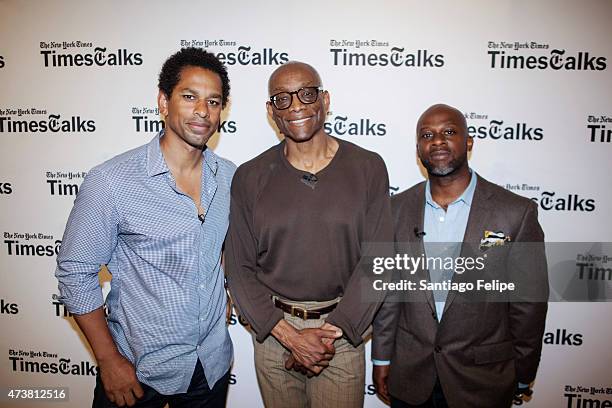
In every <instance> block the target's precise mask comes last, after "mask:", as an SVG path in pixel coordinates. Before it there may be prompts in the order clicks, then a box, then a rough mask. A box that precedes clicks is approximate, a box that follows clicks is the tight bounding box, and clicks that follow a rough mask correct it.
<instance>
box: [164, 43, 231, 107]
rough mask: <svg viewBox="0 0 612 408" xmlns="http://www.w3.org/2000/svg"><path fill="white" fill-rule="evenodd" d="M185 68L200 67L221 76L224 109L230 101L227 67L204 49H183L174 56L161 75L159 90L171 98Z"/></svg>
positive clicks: (168, 60) (165, 63) (169, 59)
mask: <svg viewBox="0 0 612 408" xmlns="http://www.w3.org/2000/svg"><path fill="white" fill-rule="evenodd" d="M185 67H200V68H204V69H207V70H209V71H212V72H214V73H215V74H217V75H219V77H220V78H221V90H222V99H221V104H222V106H223V107H225V105H226V104H227V102H228V100H229V92H230V83H229V77H228V75H227V69H226V68H225V65H224V64H223V63H222V62H221V61H219V59H218V58H217V57H216V56H215V54H213V53H211V52H208V51H205V50H203V49H202V48H193V47H190V48H183V49H182V50H180V51H179V52H177V53H176V54H173V55H172V56H170V58H168V59H167V60H166V62H164V65H163V66H162V69H161V72H160V73H159V83H158V85H157V86H158V88H159V90H160V91H162V92H163V93H164V94H166V96H167V97H168V98H169V97H170V96H171V95H172V91H173V90H174V87H175V86H176V84H178V83H179V81H180V80H181V72H182V70H183V68H185Z"/></svg>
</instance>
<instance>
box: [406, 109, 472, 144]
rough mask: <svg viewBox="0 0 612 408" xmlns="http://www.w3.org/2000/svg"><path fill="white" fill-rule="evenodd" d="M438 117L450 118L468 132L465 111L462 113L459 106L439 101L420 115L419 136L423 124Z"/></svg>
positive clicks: (417, 127)
mask: <svg viewBox="0 0 612 408" xmlns="http://www.w3.org/2000/svg"><path fill="white" fill-rule="evenodd" d="M436 118H448V119H450V120H452V121H453V122H455V123H456V124H457V125H458V126H460V127H461V128H462V129H461V130H463V132H462V133H463V134H465V135H467V134H468V131H467V122H466V120H465V116H463V113H461V112H460V111H459V109H457V108H454V107H452V106H449V105H445V104H443V103H438V104H436V105H432V106H430V107H429V108H427V110H426V111H425V112H423V113H422V114H421V116H420V117H419V120H418V121H417V126H416V132H417V137H418V135H419V133H420V131H421V128H422V127H423V124H425V123H428V122H430V121H431V120H435V119H436Z"/></svg>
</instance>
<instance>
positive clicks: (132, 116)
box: [0, 0, 612, 408]
mask: <svg viewBox="0 0 612 408" xmlns="http://www.w3.org/2000/svg"><path fill="white" fill-rule="evenodd" d="M611 18H612V3H610V2H609V1H606V0H601V1H584V2H570V1H567V2H566V1H557V0H548V1H540V2H528V1H511V0H504V1H498V2H488V1H483V0H480V1H471V2H465V3H463V2H454V1H450V0H446V1H437V2H420V1H399V0H398V1H380V2H364V1H335V2H325V1H320V0H311V1H309V2H307V3H304V2H291V1H287V0H285V1H279V0H271V1H267V2H265V3H264V2H261V4H256V3H253V2H239V1H234V0H228V1H225V2H202V1H200V2H195V1H175V2H162V1H131V2H123V1H106V2H85V1H76V0H74V1H68V0H62V1H53V2H42V1H38V2H37V1H17V0H2V1H0V89H1V91H0V148H1V149H0V212H1V214H2V219H1V224H0V234H2V239H3V242H2V248H1V249H0V268H1V270H0V300H1V305H0V306H1V311H2V313H1V314H0V324H1V330H2V340H1V343H0V386H1V387H4V388H7V387H26V386H30V387H31V386H57V387H59V386H67V387H69V388H70V402H69V403H66V404H65V405H64V406H66V407H85V406H89V405H90V401H91V395H92V389H93V384H94V376H92V373H93V367H94V366H95V361H94V360H93V358H92V356H91V354H90V352H89V350H88V348H87V346H86V345H85V343H84V340H83V339H82V338H81V336H80V334H79V332H78V329H77V328H76V326H75V324H74V322H73V320H72V319H71V318H70V317H69V316H64V309H63V307H62V306H61V305H59V304H57V302H56V301H55V300H54V298H53V295H54V294H55V293H56V292H57V289H56V288H57V283H56V280H55V278H54V276H53V272H54V268H55V251H56V249H57V247H58V246H59V244H60V241H59V240H61V236H62V233H63V230H64V226H65V223H66V219H67V217H68V213H69V211H70V209H71V207H72V202H73V200H74V195H75V193H76V191H77V188H78V186H79V185H80V183H81V181H82V176H83V174H84V173H85V172H87V171H88V170H89V169H90V168H91V167H93V166H94V165H96V164H98V163H100V162H102V161H104V160H106V159H108V158H110V157H112V156H114V155H116V154H118V153H120V152H123V151H125V150H127V149H130V148H133V147H136V146H138V145H141V144H144V143H146V142H147V141H148V140H150V138H151V137H152V136H153V133H154V131H155V130H156V129H155V127H156V126H158V125H157V121H158V120H159V117H158V115H157V112H156V95H157V88H156V84H157V75H158V73H159V69H160V68H161V65H162V63H163V61H164V60H165V59H166V58H167V57H168V56H169V55H171V54H172V53H174V52H175V51H177V50H178V49H179V48H181V47H182V46H187V45H189V46H192V45H195V46H202V47H206V48H207V49H209V50H211V51H213V52H215V53H218V55H220V56H222V57H223V58H225V61H226V63H227V64H228V68H229V73H230V80H231V85H232V94H231V99H232V102H231V105H230V106H229V108H228V109H226V111H225V113H224V115H223V119H224V120H225V124H224V128H223V129H222V131H221V132H220V133H219V134H218V135H216V136H215V137H214V139H213V140H212V141H211V143H210V146H211V147H212V148H213V149H214V150H215V151H216V152H217V153H218V154H220V155H221V156H224V157H227V158H229V159H231V160H232V161H234V162H235V163H236V164H240V163H243V162H244V161H246V160H248V159H250V158H252V157H254V156H255V155H257V154H258V153H260V152H261V151H263V150H265V149H267V148H268V147H269V146H271V145H272V144H275V143H277V142H278V140H279V138H278V136H277V134H276V132H275V129H274V128H273V127H272V125H271V123H270V122H269V120H268V118H267V116H266V111H265V100H266V97H267V88H266V86H267V79H268V76H269V75H270V73H271V72H272V71H273V70H274V69H275V67H276V66H277V65H278V64H280V63H282V62H284V61H286V60H293V59H295V60H302V61H305V62H308V63H311V64H312V65H313V66H315V67H316V68H317V69H318V70H319V72H320V74H321V77H322V78H323V82H324V87H325V88H326V89H328V90H329V92H330V94H331V100H332V105H331V112H330V114H329V117H328V123H329V124H328V128H329V130H330V131H331V132H332V134H334V135H336V136H339V137H342V138H344V139H347V140H350V141H352V142H354V143H357V144H359V145H361V146H363V147H365V148H368V149H370V150H373V151H376V152H378V153H379V154H381V155H382V157H383V158H384V159H385V161H386V163H387V167H388V170H389V174H390V182H391V186H392V187H391V190H392V191H391V192H392V193H396V192H399V191H402V190H405V189H406V188H408V187H410V186H411V185H413V184H414V183H416V182H418V181H420V180H422V178H423V175H422V173H421V170H420V168H419V167H418V164H417V159H416V154H415V148H414V145H415V142H414V126H415V123H416V120H417V118H418V116H419V114H420V113H421V112H422V111H423V110H424V109H425V108H426V107H428V106H429V105H431V104H433V103H437V102H444V103H448V104H451V105H454V106H457V107H458V108H460V109H461V110H462V111H464V112H465V114H466V115H467V117H468V123H469V125H470V126H471V127H473V129H472V131H473V133H474V136H476V140H475V145H474V152H473V154H472V156H471V165H472V167H473V168H474V169H476V171H477V172H478V173H479V174H481V175H483V176H484V177H486V178H488V179H489V180H491V181H493V182H496V183H498V184H500V185H502V186H504V187H506V188H508V189H512V190H513V191H515V192H517V193H518V194H522V195H524V196H526V197H530V198H534V199H536V200H537V201H538V203H539V207H540V208H539V209H540V214H539V218H540V222H541V224H542V226H543V228H544V230H545V232H546V237H547V240H548V241H557V242H562V241H584V242H586V241H604V242H606V241H612V237H611V232H610V231H611V227H612V221H611V218H610V216H609V211H610V209H611V208H612V206H611V202H612V192H611V191H610V172H611V171H612V163H611V161H610V153H611V151H612V141H611V139H612V134H611V133H612V99H611V96H612V95H611V90H612V74H611V68H610V66H609V65H610V64H611V63H612V61H611V60H610V59H611V58H612V42H611V41H610V39H611V38H612V28H611V26H610V21H611ZM524 47H526V48H524ZM29 251H32V252H29ZM609 255H612V254H609ZM568 256H569V258H568V259H571V257H572V255H571V254H570V255H568ZM574 259H575V256H574ZM601 284H602V285H610V281H605V282H601ZM611 311H612V306H611V305H610V303H554V304H551V305H550V311H549V316H548V320H547V329H546V332H547V335H546V339H547V340H546V344H545V345H544V351H543V355H542V363H541V366H540V370H539V373H538V377H537V380H536V382H535V387H534V390H535V394H534V398H533V400H532V401H531V402H530V403H529V404H528V406H532V407H569V408H572V407H581V406H584V405H580V404H582V401H586V400H587V399H592V400H598V401H599V402H598V403H597V404H603V403H604V401H610V400H611V399H612V381H611V378H612V369H611V368H610V360H611V353H610V348H609V347H610V346H609V345H610V341H611V340H612V326H611V325H610V323H609V322H610V312H611ZM234 322H236V319H234ZM230 332H231V335H232V338H233V340H234V344H235V350H236V353H235V364H234V368H233V377H232V385H231V387H230V395H229V401H228V406H229V407H254V406H261V405H262V404H261V400H260V397H259V391H258V388H257V383H256V380H255V376H254V370H253V357H252V345H251V339H250V335H249V334H248V333H247V332H246V331H245V330H244V328H243V327H242V326H241V325H240V324H234V325H232V326H231V328H230ZM368 353H369V345H368ZM51 367H56V368H57V369H56V370H54V369H52V368H51ZM367 369H368V374H367V378H368V381H367V384H366V389H365V390H364V392H365V393H366V398H365V401H366V406H367V407H379V406H383V404H382V403H381V402H380V401H379V400H378V399H377V397H376V396H375V395H373V394H374V393H373V387H372V385H371V380H370V379H369V378H370V369H371V367H370V365H369V363H368V367H367ZM45 371H47V372H45ZM52 371H56V372H55V373H53V372H52ZM592 387H593V389H592ZM601 387H603V395H602V394H601V393H598V392H597V389H598V388H601ZM3 392H4V391H3ZM589 404H590V402H589ZM593 404H595V403H593ZM610 404H611V405H601V406H612V402H610ZM0 405H1V406H3V407H12V406H36V404H34V403H32V402H27V403H26V404H25V405H24V404H21V405H20V404H18V403H15V402H8V401H3V400H2V399H0ZM592 406H596V405H592ZM597 406H599V405H597Z"/></svg>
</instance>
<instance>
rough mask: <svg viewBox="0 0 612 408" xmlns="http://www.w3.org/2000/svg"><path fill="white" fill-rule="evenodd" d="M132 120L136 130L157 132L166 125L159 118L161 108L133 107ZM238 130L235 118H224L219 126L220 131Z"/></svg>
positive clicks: (231, 131) (232, 131)
mask: <svg viewBox="0 0 612 408" xmlns="http://www.w3.org/2000/svg"><path fill="white" fill-rule="evenodd" d="M132 120H133V121H134V128H135V129H134V130H136V132H146V133H151V132H154V133H157V132H159V131H160V130H162V129H163V128H164V127H165V126H166V124H165V123H164V121H163V120H161V119H160V118H159V108H148V107H142V108H138V107H133V108H132ZM237 130H238V126H237V124H236V121H233V120H222V121H221V122H220V123H219V127H218V128H217V131H218V132H219V133H236V131H237Z"/></svg>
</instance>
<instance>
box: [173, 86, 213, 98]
mask: <svg viewBox="0 0 612 408" xmlns="http://www.w3.org/2000/svg"><path fill="white" fill-rule="evenodd" d="M181 92H189V93H192V94H194V95H200V93H199V92H198V91H196V90H195V89H191V88H183V89H181ZM208 97H209V98H219V99H221V98H222V95H221V94H218V93H215V94H212V95H209V96H208Z"/></svg>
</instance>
